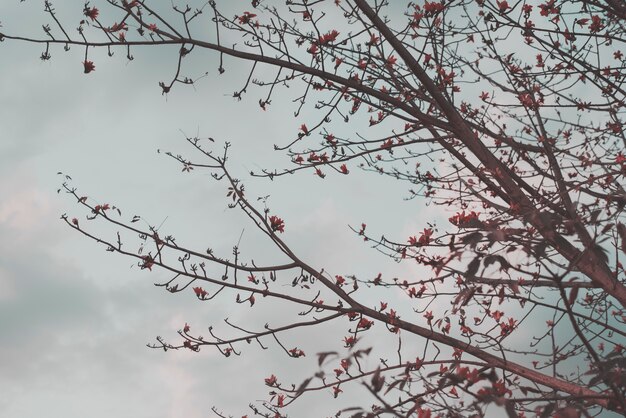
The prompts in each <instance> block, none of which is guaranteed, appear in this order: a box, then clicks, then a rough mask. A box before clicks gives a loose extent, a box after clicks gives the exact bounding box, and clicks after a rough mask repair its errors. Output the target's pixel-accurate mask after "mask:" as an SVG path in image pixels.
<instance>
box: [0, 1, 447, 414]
mask: <svg viewBox="0 0 626 418" xmlns="http://www.w3.org/2000/svg"><path fill="white" fill-rule="evenodd" d="M40 3H41V2H35V1H33V2H27V3H25V4H18V3H17V2H2V4H0V21H1V22H2V24H3V29H4V30H6V31H7V32H12V33H17V32H20V31H24V32H27V33H36V34H38V33H39V29H38V28H39V27H40V25H41V24H42V23H46V22H48V20H49V19H47V18H46V16H45V15H44V13H43V12H42V5H41V4H40ZM57 3H58V4H57V10H58V13H59V15H60V17H61V19H66V20H65V21H69V22H70V23H71V24H70V25H69V27H70V28H73V27H75V26H76V22H77V20H78V19H79V18H80V16H79V13H80V11H81V7H80V5H78V3H76V4H75V5H74V4H73V5H72V6H69V5H68V4H69V2H68V3H67V4H66V3H65V2H57ZM103 14H104V10H103ZM41 52H42V48H41V47H40V46H33V45H27V44H19V43H14V42H4V43H2V44H1V45H0V56H1V57H2V59H0V74H1V75H2V77H1V78H0V92H1V94H0V109H2V111H1V112H0V132H2V134H1V139H0V195H1V196H2V198H0V289H1V290H0V370H1V373H0V392H1V393H2V396H1V397H0V415H1V416H6V417H19V418H30V417H41V416H47V417H56V416H58V417H61V416H63V417H64V418H74V417H76V418H78V417H85V416H88V417H92V418H99V417H138V418H140V417H172V418H173V417H181V416H185V417H187V418H195V417H206V416H207V415H208V411H209V408H210V407H211V406H212V405H216V406H217V407H219V408H220V409H221V410H224V411H226V412H230V413H233V414H234V415H237V414H243V413H246V412H247V409H246V406H247V403H248V402H249V401H254V400H258V399H267V392H268V389H267V388H266V387H264V385H263V378H264V377H267V376H269V375H270V374H272V373H276V374H277V375H280V376H289V375H293V376H296V377H295V378H294V379H304V378H306V377H308V376H309V375H310V374H312V373H314V372H315V371H316V368H315V366H314V360H315V359H314V358H313V357H314V356H313V355H312V354H314V353H315V352H317V351H324V350H329V349H337V348H338V347H339V338H337V339H336V340H333V341H329V342H328V344H320V343H319V341H323V340H324V338H325V337H326V334H325V333H326V332H327V330H319V331H313V332H312V333H311V332H309V334H308V335H307V336H301V337H300V338H302V340H295V339H294V341H297V342H298V344H299V343H300V342H303V343H307V342H310V343H312V342H314V341H317V342H318V344H310V346H309V347H306V346H303V347H302V348H304V349H305V350H307V351H308V352H310V353H311V355H310V356H309V358H307V359H305V360H302V361H301V362H300V363H289V361H291V360H290V359H287V360H288V361H287V363H286V359H285V357H284V356H283V355H280V353H276V352H275V346H272V349H273V350H268V351H262V350H260V349H258V348H256V347H249V348H248V347H244V350H245V355H244V356H242V357H241V358H229V359H224V358H223V357H221V356H220V355H219V354H218V353H217V352H213V351H212V350H203V351H202V352H201V353H199V354H194V353H190V352H188V351H185V352H168V353H164V352H162V351H158V350H151V349H149V348H147V347H146V343H149V342H152V341H153V340H154V337H155V336H157V335H163V336H164V337H170V339H172V340H173V341H174V342H177V341H178V340H176V331H177V330H178V329H180V328H181V327H182V326H183V325H184V323H185V322H189V323H190V324H192V327H194V329H206V327H207V326H208V325H209V324H219V323H220V321H221V320H222V319H223V318H226V317H229V318H234V319H236V320H239V323H241V324H248V323H254V322H253V321H252V320H251V319H250V312H251V311H250V309H249V308H248V307H245V306H242V305H236V304H234V303H233V301H232V298H230V299H225V300H223V301H218V302H216V303H212V304H202V303H200V302H199V301H197V299H196V298H195V297H194V296H193V294H192V292H191V291H189V292H183V293H182V294H177V295H170V294H168V293H167V292H164V291H163V290H162V289H160V288H156V287H155V286H153V283H154V282H158V281H162V280H165V279H167V276H166V275H165V274H164V273H162V272H159V271H154V272H147V271H140V270H139V269H138V268H137V266H136V265H134V263H133V261H132V260H129V259H125V258H123V257H120V256H116V255H112V254H111V253H108V252H105V251H104V248H103V247H102V246H99V245H97V244H96V243H94V242H91V241H89V240H86V239H85V238H83V237H81V236H79V235H78V234H77V233H75V232H74V231H72V230H71V229H70V228H68V227H67V226H65V225H64V223H63V222H62V221H61V220H60V216H61V215H62V214H63V213H67V214H69V215H70V216H77V217H79V218H80V219H82V217H84V213H82V212H80V210H79V209H78V207H76V206H75V204H74V202H73V201H72V200H71V199H70V198H69V197H68V196H67V195H64V194H62V193H61V194H57V192H56V190H57V189H58V187H59V186H60V184H61V182H62V177H61V176H58V175H57V174H56V173H57V172H58V171H62V172H63V173H67V174H69V175H71V176H72V179H73V182H72V184H74V185H75V186H76V187H78V188H79V190H80V194H81V195H82V194H84V195H88V196H89V197H90V199H93V200H92V201H93V202H102V203H105V202H106V203H111V204H114V205H117V206H119V207H120V208H121V209H122V211H123V214H124V215H128V216H131V215H134V214H140V215H142V217H143V218H144V219H146V220H147V222H149V223H150V224H152V225H160V224H161V223H163V225H162V231H165V232H166V233H173V234H175V235H176V237H177V238H178V239H179V240H182V241H183V242H185V243H188V244H189V245H192V246H194V245H195V246H196V248H199V249H200V250H202V249H204V248H206V247H207V246H210V247H212V248H213V249H214V250H215V251H216V252H220V253H221V254H222V255H224V256H227V255H228V254H229V253H230V251H231V247H232V245H234V244H235V243H236V242H237V240H238V239H239V236H240V235H241V233H242V231H245V232H244V236H243V241H242V242H243V244H242V246H241V247H242V250H243V251H245V253H246V254H247V256H248V257H257V256H259V257H260V256H264V255H267V256H268V257H271V254H270V250H269V249H268V246H267V245H264V244H263V242H262V241H259V240H255V239H252V237H253V236H254V234H253V226H252V225H250V224H249V223H246V220H245V218H243V217H242V216H241V215H240V214H238V213H236V212H235V211H231V210H227V208H226V205H227V200H226V199H225V193H226V189H225V187H226V186H225V185H224V184H218V183H215V182H213V181H211V179H210V178H209V175H208V173H202V172H197V171H196V172H194V173H193V174H186V173H181V172H180V167H179V166H177V165H175V164H174V163H173V162H172V161H171V160H168V159H167V158H166V157H165V156H163V154H157V152H156V150H157V149H165V150H172V151H174V152H175V153H184V154H188V155H190V156H193V155H194V154H193V151H192V150H191V149H190V147H188V146H187V145H186V143H185V142H184V140H183V138H184V136H183V134H182V133H181V132H180V131H181V130H182V131H184V132H186V133H188V134H189V135H195V134H196V133H199V134H200V136H212V137H214V138H216V139H217V140H218V142H219V141H224V140H229V141H232V143H233V148H232V151H231V170H232V171H233V172H234V173H235V174H236V175H238V176H240V177H242V178H243V179H245V180H246V186H247V191H248V193H249V194H250V195H251V196H264V195H267V194H270V195H271V198H270V203H269V204H270V206H271V208H272V210H273V211H274V212H275V213H278V214H280V216H281V217H283V218H284V219H285V221H286V223H287V233H286V234H285V236H284V237H285V239H286V241H287V242H288V243H289V244H292V245H293V247H294V248H295V249H296V250H297V251H298V254H299V255H300V256H301V257H303V259H305V260H307V261H309V262H310V263H311V264H312V265H315V266H317V267H319V268H321V267H324V268H326V269H327V270H328V271H331V272H333V274H349V273H355V274H363V275H372V276H373V275H375V273H377V272H378V271H385V272H386V273H388V274H393V272H394V271H395V272H401V271H405V270H401V269H400V268H399V267H397V266H394V265H393V263H390V262H389V261H387V260H386V259H385V258H384V257H382V256H380V255H378V254H377V253H376V252H374V251H372V250H369V249H368V247H367V245H364V244H363V242H362V240H360V239H359V238H358V237H356V236H355V235H354V234H353V233H351V232H350V230H349V229H348V225H349V224H350V225H359V224H360V223H361V222H363V221H366V222H368V224H369V225H371V227H372V228H373V229H374V230H376V231H378V233H381V234H382V233H387V234H396V235H399V236H408V235H410V234H415V233H416V232H417V231H418V230H421V229H422V228H424V227H425V226H426V225H425V221H426V220H427V219H429V218H432V216H431V215H433V214H434V213H435V212H436V210H434V209H432V208H428V209H426V208H422V207H420V206H418V205H417V204H416V202H414V201H412V202H405V201H404V200H403V197H405V196H406V186H405V185H395V184H393V182H391V183H389V182H388V181H387V179H382V178H381V177H380V176H377V175H373V174H366V173H358V169H356V168H355V167H350V169H351V170H353V171H354V172H357V173H356V174H357V175H351V176H340V175H338V174H332V173H329V175H328V177H327V178H326V179H325V180H323V181H322V180H320V179H319V178H317V177H315V176H313V175H312V173H310V172H303V173H300V174H299V175H297V176H291V177H289V178H281V179H278V180H276V181H274V182H269V181H268V180H254V179H249V178H248V176H247V173H248V172H249V171H250V170H258V169H259V168H261V167H285V166H289V162H288V158H287V157H285V156H284V155H283V154H281V153H277V152H274V151H273V144H275V143H278V144H284V143H287V142H289V141H290V140H291V139H293V135H294V134H295V133H296V132H297V129H298V126H299V125H300V124H301V123H303V122H306V121H307V120H306V116H307V114H306V113H305V115H304V116H303V117H300V118H298V119H295V118H293V117H292V115H293V110H294V108H293V105H292V104H291V102H290V100H291V97H294V96H295V95H297V94H298V93H299V92H295V91H287V92H286V94H287V96H284V99H283V100H282V102H281V100H279V98H276V100H275V104H274V105H273V106H271V107H270V108H269V110H268V111H267V112H265V113H263V112H260V111H259V107H258V103H257V102H258V99H259V98H261V97H263V95H264V94H265V93H264V92H261V91H258V90H254V89H251V93H250V94H249V95H248V96H247V97H246V98H245V100H243V101H241V102H237V101H235V100H234V99H232V97H231V94H232V92H233V91H234V90H235V89H238V88H239V87H240V85H241V84H240V83H241V81H242V80H243V79H244V77H245V76H246V73H245V71H246V69H247V66H242V65H241V64H239V63H237V62H234V61H232V60H231V61H227V65H226V67H227V69H228V72H227V73H226V74H225V75H224V76H222V77H221V78H219V77H217V75H216V74H217V72H216V67H217V65H216V56H215V55H213V54H206V53H202V54H197V56H194V57H193V58H192V59H190V64H189V65H188V67H187V68H190V74H189V75H190V76H197V75H199V74H202V73H203V72H205V71H208V72H209V76H208V77H206V78H204V79H203V80H202V81H200V82H199V83H198V84H197V86H196V88H189V87H183V86H178V87H177V88H175V89H174V90H173V92H172V93H170V94H169V95H168V96H167V97H165V96H162V95H161V91H160V88H159V87H158V82H159V81H161V80H165V79H167V78H168V77H170V76H171V74H172V72H173V70H174V65H175V58H176V50H175V49H163V48H161V49H158V50H152V51H150V50H147V49H144V50H135V51H133V53H134V56H135V60H134V61H133V62H128V61H127V60H126V59H125V58H124V53H123V51H117V52H116V55H115V56H114V57H113V58H108V57H106V53H105V51H95V52H92V54H91V55H90V59H92V60H93V61H94V62H95V63H96V71H95V72H93V73H91V74H89V75H85V74H83V71H82V70H83V69H82V63H81V62H82V60H83V51H80V50H78V48H72V50H71V51H70V52H67V53H66V52H63V51H62V48H58V47H57V48H53V49H52V50H51V53H52V56H53V58H52V60H50V61H48V62H43V61H40V60H39V55H40V54H41ZM194 71H195V73H194ZM279 96H280V95H279ZM311 121H313V119H311ZM424 211H427V212H424ZM104 231H105V232H108V233H109V234H111V233H113V234H114V230H111V229H105V230H104ZM109 236H110V235H109ZM248 237H250V239H249V241H247V240H246V238H248ZM402 268H403V269H405V267H402ZM261 305H262V304H261ZM259 309H260V312H264V313H265V314H266V315H267V317H269V318H270V319H272V318H273V319H276V318H279V317H280V315H281V312H279V311H277V309H279V307H272V306H267V305H266V306H261V307H260V308H259ZM257 315H258V314H257ZM265 320H266V318H265V317H260V318H257V323H258V324H259V325H262V324H263V323H264V321H265ZM340 336H341V334H338V335H337V337H340ZM268 345H270V346H271V344H269V342H268ZM270 351H271V352H270ZM295 365H298V366H301V368H298V367H295ZM294 381H298V380H294ZM361 395H363V394H361ZM312 399H313V401H309V402H307V403H306V408H308V409H307V411H308V412H311V411H312V410H315V409H311V408H314V407H315V405H318V406H319V405H320V403H315V400H316V398H315V397H313V398H312ZM320 399H323V401H324V402H326V403H327V406H328V405H330V408H322V409H320V413H321V412H322V411H323V412H332V411H333V410H334V406H332V404H328V402H329V401H330V397H329V396H328V394H325V395H324V397H323V398H320ZM368 403H369V402H366V404H368ZM296 411H297V409H296Z"/></svg>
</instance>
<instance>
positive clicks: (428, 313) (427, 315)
mask: <svg viewBox="0 0 626 418" xmlns="http://www.w3.org/2000/svg"><path fill="white" fill-rule="evenodd" d="M424 318H426V320H427V321H428V325H430V324H431V322H432V320H433V318H434V316H433V312H432V311H426V313H425V314H424Z"/></svg>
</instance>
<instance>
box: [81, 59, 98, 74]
mask: <svg viewBox="0 0 626 418" xmlns="http://www.w3.org/2000/svg"><path fill="white" fill-rule="evenodd" d="M83 66H84V67H85V74H89V73H90V72H92V71H95V70H96V66H95V65H94V63H93V61H87V60H85V61H83Z"/></svg>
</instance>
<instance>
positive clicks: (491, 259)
mask: <svg viewBox="0 0 626 418" xmlns="http://www.w3.org/2000/svg"><path fill="white" fill-rule="evenodd" d="M495 262H498V263H500V271H502V270H508V269H509V267H511V265H510V264H509V262H508V261H506V259H505V258H504V257H502V256H501V255H488V256H487V257H485V267H489V266H490V265H492V264H493V263H495Z"/></svg>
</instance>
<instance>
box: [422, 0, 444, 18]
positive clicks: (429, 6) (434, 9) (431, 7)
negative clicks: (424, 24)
mask: <svg viewBox="0 0 626 418" xmlns="http://www.w3.org/2000/svg"><path fill="white" fill-rule="evenodd" d="M444 8H445V6H444V5H443V3H435V2H430V1H426V2H424V12H426V15H431V16H432V15H435V14H437V13H439V12H442V11H443V9H444Z"/></svg>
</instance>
